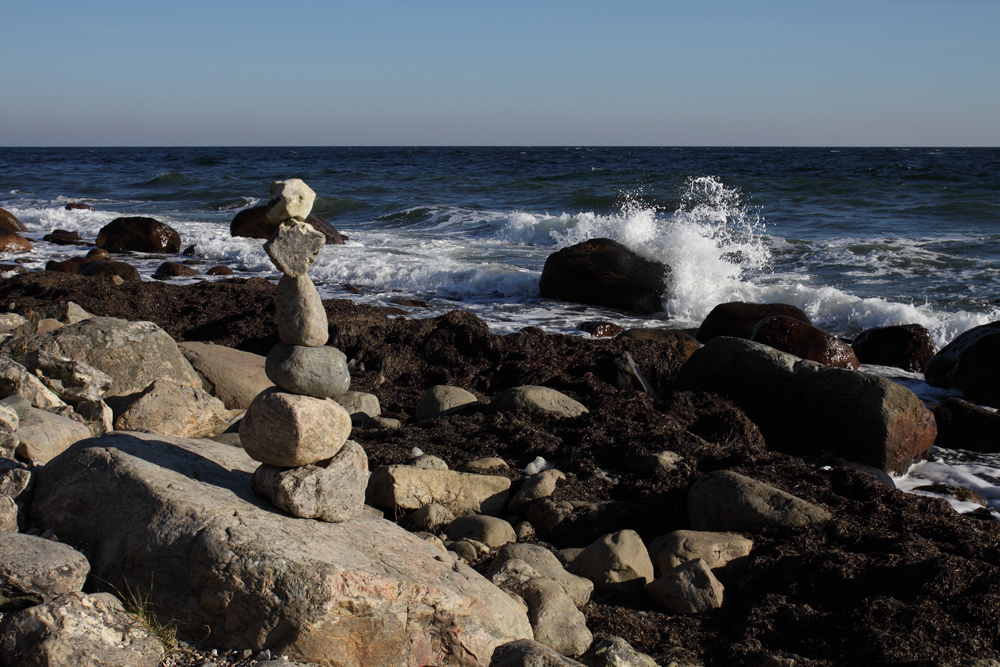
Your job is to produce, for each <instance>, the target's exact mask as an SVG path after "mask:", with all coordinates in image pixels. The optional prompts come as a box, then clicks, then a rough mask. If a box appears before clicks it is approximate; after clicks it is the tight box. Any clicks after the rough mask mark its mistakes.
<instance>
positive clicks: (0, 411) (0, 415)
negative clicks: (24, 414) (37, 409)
mask: <svg viewBox="0 0 1000 667" xmlns="http://www.w3.org/2000/svg"><path fill="white" fill-rule="evenodd" d="M20 423H21V417H20V415H19V414H18V412H17V409H16V408H15V407H13V406H11V405H7V404H6V403H2V402H0V425H2V426H6V427H7V428H9V429H10V430H11V431H14V432H15V433H16V432H17V427H18V425H19V424H20Z"/></svg>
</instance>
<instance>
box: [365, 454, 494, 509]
mask: <svg viewBox="0 0 1000 667" xmlns="http://www.w3.org/2000/svg"><path fill="white" fill-rule="evenodd" d="M509 489H510V480H509V479H507V478H506V477H497V476H494V475H474V474H472V473H467V472H455V471H453V470H435V469H433V468H418V467H416V466H401V465H394V466H387V467H383V468H377V469H376V470H375V471H373V472H372V475H371V478H370V479H369V481H368V494H367V498H368V503H369V504H371V505H375V506H376V507H384V508H386V509H391V510H404V511H412V510H416V509H419V508H420V507H423V506H424V505H429V504H431V503H437V504H439V505H443V506H445V507H447V508H448V509H449V510H451V511H452V512H453V513H454V514H455V515H462V514H468V513H470V512H475V513H477V514H489V515H491V516H494V515H497V514H500V513H501V512H502V511H503V510H504V508H505V507H506V506H507V499H508V496H509Z"/></svg>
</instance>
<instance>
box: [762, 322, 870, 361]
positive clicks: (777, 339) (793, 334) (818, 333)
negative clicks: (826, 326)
mask: <svg viewBox="0 0 1000 667" xmlns="http://www.w3.org/2000/svg"><path fill="white" fill-rule="evenodd" d="M750 340H752V341H756V342H758V343H763V344H764V345H768V346H770V347H773V348H774V349H776V350H781V351H782V352H787V353H789V354H794V355H795V356H797V357H800V358H802V359H809V360H810V361H815V362H817V363H821V364H824V365H826V366H836V367H837V368H850V369H852V370H857V368H858V366H860V365H861V364H860V362H859V361H858V357H857V355H856V354H855V353H854V349H853V348H851V346H850V345H849V344H848V343H845V342H844V341H842V340H840V339H839V338H837V337H836V336H831V335H830V334H828V333H826V332H825V331H822V330H820V329H817V328H816V327H814V326H813V325H811V324H806V323H805V322H801V321H799V320H797V319H795V318H794V317H787V316H784V315H775V316H774V317H768V318H766V319H763V320H761V321H760V322H758V323H757V326H755V327H754V329H753V333H751V334H750Z"/></svg>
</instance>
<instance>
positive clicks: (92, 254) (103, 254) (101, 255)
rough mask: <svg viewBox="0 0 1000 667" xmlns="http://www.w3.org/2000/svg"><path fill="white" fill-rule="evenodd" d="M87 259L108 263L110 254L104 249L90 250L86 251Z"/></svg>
mask: <svg viewBox="0 0 1000 667" xmlns="http://www.w3.org/2000/svg"><path fill="white" fill-rule="evenodd" d="M87 258H88V259H104V260H107V261H109V262H110V261H111V253H110V252H108V251H107V250H105V249H104V248H92V249H90V250H89V251H87Z"/></svg>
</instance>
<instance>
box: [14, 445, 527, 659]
mask: <svg viewBox="0 0 1000 667" xmlns="http://www.w3.org/2000/svg"><path fill="white" fill-rule="evenodd" d="M256 467H257V466H256V464H255V463H253V462H252V461H251V460H250V459H249V458H248V457H247V456H246V454H245V453H244V452H242V451H241V450H239V449H237V448H234V447H227V446H225V445H220V444H218V443H215V442H212V441H209V440H185V439H180V438H166V437H162V436H158V437H154V436H150V435H144V434H134V433H115V434H110V435H107V436H103V437H100V438H94V439H91V440H89V441H87V442H85V443H80V444H79V445H78V446H76V447H74V448H72V449H71V450H70V451H68V452H66V453H65V454H64V455H63V456H61V457H59V458H58V459H56V460H54V461H52V462H50V463H49V464H48V465H46V466H45V468H44V470H43V471H42V473H41V475H40V479H39V483H38V487H37V489H36V492H35V501H34V505H33V513H34V515H35V517H36V519H37V520H38V521H40V522H41V523H42V524H44V525H46V526H50V527H51V528H53V529H54V530H55V531H56V532H57V533H58V534H59V536H60V537H61V538H62V539H63V540H65V541H67V542H69V543H71V544H72V543H77V542H86V543H87V544H89V545H91V551H90V553H92V554H93V556H92V558H91V565H92V568H93V575H94V581H95V582H96V583H97V584H98V585H100V586H109V585H115V586H117V587H119V588H121V589H122V590H124V585H125V582H130V584H131V585H132V586H133V590H135V589H136V588H138V589H139V590H140V591H141V592H142V593H143V594H147V593H148V595H149V597H150V601H151V602H152V603H153V604H154V605H155V608H156V609H157V611H158V613H159V614H160V615H161V617H163V618H171V619H175V620H176V622H177V625H178V628H179V634H180V636H181V638H182V639H187V640H189V641H201V640H202V639H204V637H205V636H206V635H210V636H211V638H212V639H211V640H212V644H213V645H215V646H217V647H219V648H220V649H228V648H239V649H250V650H251V651H260V650H263V649H269V650H270V651H271V652H272V654H285V655H288V656H289V657H290V658H292V659H294V660H299V661H303V662H318V663H323V664H337V665H344V666H345V667H369V666H370V667H376V666H382V665H398V666H400V667H420V666H421V665H430V664H437V665H456V666H457V665H476V664H480V665H482V664H486V662H487V660H489V656H490V655H491V654H492V651H493V649H494V648H495V647H496V646H498V645H500V644H503V643H505V642H508V641H511V640H513V639H517V638H523V637H528V636H530V635H531V628H530V626H529V624H528V620H527V618H526V616H525V614H524V612H523V611H522V610H521V609H520V608H518V606H517V605H516V604H515V603H514V601H513V600H511V599H510V598H509V597H508V596H507V595H506V594H505V593H503V592H502V591H500V590H499V589H497V588H496V587H494V586H493V585H492V584H490V583H489V582H487V581H486V580H485V579H483V578H482V577H481V576H480V575H479V574H477V573H476V572H474V571H473V570H471V569H470V568H468V567H466V566H464V565H462V564H461V563H456V562H454V560H453V559H450V558H448V557H447V556H445V555H444V554H442V553H441V552H440V551H438V550H436V549H435V548H434V547H433V546H431V545H429V544H428V543H426V542H424V541H423V540H421V539H420V538H419V537H416V536H413V535H410V534H409V533H407V532H406V531H404V530H403V529H401V528H399V527H398V526H396V525H395V524H393V523H391V522H389V521H385V520H384V519H378V518H374V517H372V516H370V515H368V514H366V513H362V514H361V515H359V516H358V517H357V518H355V519H354V520H353V521H347V522H343V523H326V522H322V521H304V520H302V519H297V518H293V517H289V516H286V515H284V514H281V513H278V512H275V511H274V510H273V508H272V507H271V505H270V503H267V502H266V501H265V500H263V499H261V498H259V497H258V496H257V495H255V494H254V493H253V491H252V489H251V484H250V477H251V474H252V473H253V471H254V469H255V468H256ZM123 499H128V501H127V502H123ZM105 582H106V583H105ZM150 582H152V584H153V585H152V587H150ZM345 638H351V640H350V641H345Z"/></svg>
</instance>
